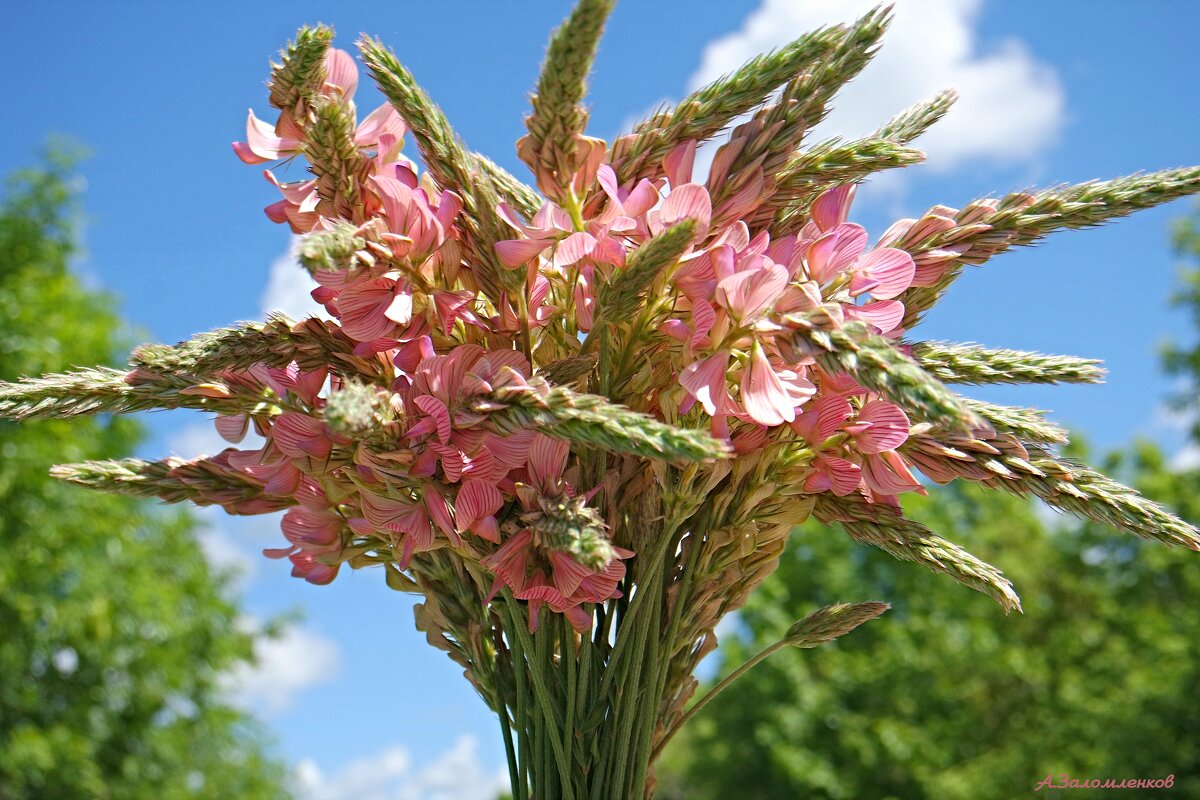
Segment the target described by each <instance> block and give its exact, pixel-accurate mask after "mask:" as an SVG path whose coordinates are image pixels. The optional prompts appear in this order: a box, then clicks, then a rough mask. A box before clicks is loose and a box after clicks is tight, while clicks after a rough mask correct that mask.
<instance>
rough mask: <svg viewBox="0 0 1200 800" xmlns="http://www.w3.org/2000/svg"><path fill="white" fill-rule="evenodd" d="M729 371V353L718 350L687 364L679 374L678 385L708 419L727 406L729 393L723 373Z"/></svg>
mask: <svg viewBox="0 0 1200 800" xmlns="http://www.w3.org/2000/svg"><path fill="white" fill-rule="evenodd" d="M728 369H729V351H728V350H719V351H717V352H716V353H713V354H712V355H711V356H709V357H708V358H706V359H704V360H702V361H697V362H695V363H692V364H688V365H687V366H686V367H684V368H683V371H682V372H680V373H679V385H680V386H682V387H683V389H684V391H686V392H687V393H688V394H689V395H690V396H692V397H694V398H695V399H696V400H697V401H698V402H699V403H700V405H701V407H703V408H704V412H705V413H706V414H708V415H709V416H710V417H711V416H715V415H716V414H717V411H718V409H721V408H723V407H724V406H725V405H727V403H726V402H724V401H726V400H727V398H728V397H729V391H728V389H726V387H725V373H726V371H727V370H728Z"/></svg>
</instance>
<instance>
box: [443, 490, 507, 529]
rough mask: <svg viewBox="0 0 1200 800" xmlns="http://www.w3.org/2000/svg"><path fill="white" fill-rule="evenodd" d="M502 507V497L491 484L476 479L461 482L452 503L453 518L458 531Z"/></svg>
mask: <svg viewBox="0 0 1200 800" xmlns="http://www.w3.org/2000/svg"><path fill="white" fill-rule="evenodd" d="M503 505H504V497H503V496H502V495H501V494H500V490H499V489H497V488H496V487H495V486H494V485H492V484H491V483H488V482H487V481H482V480H478V479H474V478H472V479H469V480H466V481H463V485H462V488H461V489H459V490H458V499H457V500H456V501H455V503H454V517H455V520H456V523H457V526H458V529H459V530H460V531H462V530H466V529H467V528H469V527H471V526H472V525H474V524H475V522H476V521H477V520H480V519H482V518H483V517H490V516H492V515H493V514H495V513H496V512H497V511H499V510H500V508H501V507H502V506H503Z"/></svg>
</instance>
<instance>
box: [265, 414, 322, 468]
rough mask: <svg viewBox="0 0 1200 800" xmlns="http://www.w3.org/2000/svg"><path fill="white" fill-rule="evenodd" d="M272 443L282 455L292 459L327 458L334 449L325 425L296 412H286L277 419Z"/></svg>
mask: <svg viewBox="0 0 1200 800" xmlns="http://www.w3.org/2000/svg"><path fill="white" fill-rule="evenodd" d="M271 441H273V442H274V443H275V446H276V447H278V448H279V451H280V452H281V453H283V454H284V455H287V456H290V457H292V458H299V457H301V456H313V457H314V458H325V457H326V456H328V455H329V451H330V450H331V449H332V448H333V442H332V440H331V439H330V438H329V435H328V433H327V431H326V429H325V423H323V422H321V421H320V420H317V419H313V418H312V417H310V416H307V415H305V414H299V413H297V412H295V411H285V412H284V413H282V414H280V415H279V416H278V417H276V418H275V421H274V424H273V425H272V426H271Z"/></svg>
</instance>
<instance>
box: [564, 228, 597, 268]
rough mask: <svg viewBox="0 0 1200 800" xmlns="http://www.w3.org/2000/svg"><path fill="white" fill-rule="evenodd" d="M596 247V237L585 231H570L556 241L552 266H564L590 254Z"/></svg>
mask: <svg viewBox="0 0 1200 800" xmlns="http://www.w3.org/2000/svg"><path fill="white" fill-rule="evenodd" d="M594 249H596V237H595V236H592V235H591V234H590V233H587V232H586V231H579V232H577V233H572V234H571V235H570V236H568V237H567V238H565V239H563V240H562V241H561V242H559V243H558V247H557V248H555V250H554V266H556V267H566V266H570V265H571V264H574V263H575V262H576V261H579V260H580V259H581V258H584V257H586V256H588V255H590V254H591V252H592V251H593V250H594Z"/></svg>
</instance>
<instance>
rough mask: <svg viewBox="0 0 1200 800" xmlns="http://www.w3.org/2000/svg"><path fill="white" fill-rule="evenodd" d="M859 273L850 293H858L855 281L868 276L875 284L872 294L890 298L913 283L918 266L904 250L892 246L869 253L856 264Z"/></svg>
mask: <svg viewBox="0 0 1200 800" xmlns="http://www.w3.org/2000/svg"><path fill="white" fill-rule="evenodd" d="M854 268H855V271H856V273H857V274H855V276H854V280H853V281H851V283H850V293H851V294H858V293H859V292H857V291H856V289H855V285H854V281H857V280H859V277H860V276H866V277H867V278H869V279H870V280H871V281H872V282H873V284H874V285H872V286H871V287H870V292H871V296H872V297H874V298H875V299H876V300H888V299H890V298H893V297H895V296H896V295H898V294H900V293H901V292H903V291H904V290H905V289H907V288H908V287H909V286H910V285H912V281H913V276H914V275H915V274H916V271H917V266H916V264H915V263H913V258H912V256H910V255H909V254H908V253H906V252H904V251H903V250H897V249H895V248H892V247H885V248H882V249H875V250H872V251H871V252H869V253H867V254H866V255H865V256H863V257H862V258H860V259H859V260H858V263H856V264H855V265H854Z"/></svg>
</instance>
